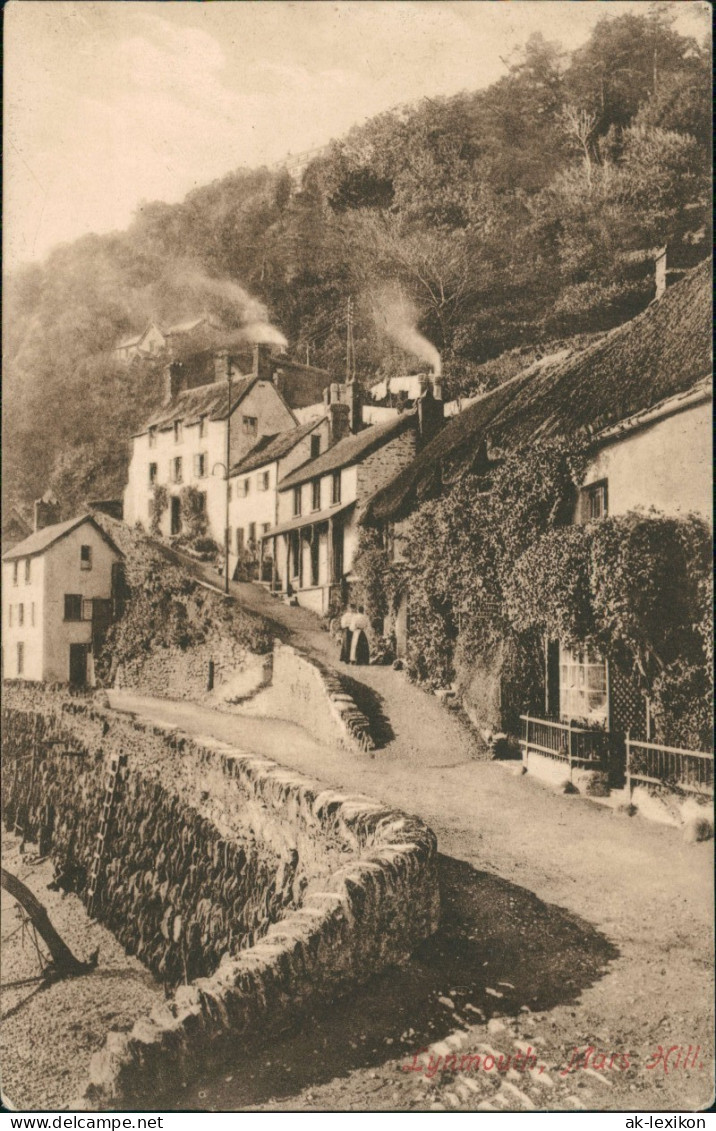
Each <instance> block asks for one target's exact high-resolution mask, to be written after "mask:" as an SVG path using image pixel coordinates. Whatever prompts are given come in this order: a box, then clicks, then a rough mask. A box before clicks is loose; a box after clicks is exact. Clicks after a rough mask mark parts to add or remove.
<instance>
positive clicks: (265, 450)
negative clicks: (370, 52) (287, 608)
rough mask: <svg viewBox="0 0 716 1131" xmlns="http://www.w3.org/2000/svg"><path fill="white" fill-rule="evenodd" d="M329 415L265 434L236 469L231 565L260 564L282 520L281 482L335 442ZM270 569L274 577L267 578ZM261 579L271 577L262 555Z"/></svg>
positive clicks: (231, 505)
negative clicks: (265, 545)
mask: <svg viewBox="0 0 716 1131" xmlns="http://www.w3.org/2000/svg"><path fill="white" fill-rule="evenodd" d="M331 439H332V437H331V425H330V419H329V417H327V416H322V417H320V418H319V419H316V420H309V421H308V422H307V423H305V424H299V425H298V427H296V428H291V429H290V430H289V431H287V432H279V433H278V435H276V436H264V437H262V439H261V440H259V442H258V443H257V444H256V445H255V447H253V448H252V449H251V451H250V452H249V453H248V455H246V456H244V458H243V459H242V460H239V462H238V463H237V464H235V465H234V466H233V467H232V469H231V483H230V485H229V491H230V502H229V567H230V569H231V571H232V573H233V571H234V570H235V568H236V565H237V564H238V562H239V561H243V562H246V563H251V565H252V566H253V565H257V566H258V559H259V556H260V551H261V548H262V546H263V543H262V541H261V539H262V538H263V536H264V534H266V533H267V532H268V531H269V529H270V528H271V527H273V526H275V525H276V523H277V522H278V483H279V480H280V479H282V478H284V476H286V475H288V474H289V473H290V472H291V471H293V470H294V469H295V468H296V467H299V466H300V465H301V464H304V463H306V462H307V461H308V460H309V459H315V458H316V456H318V455H320V454H321V452H324V451H325V450H326V449H327V448H328V447H329V445H330V443H331ZM267 569H269V573H268V577H266V576H264V575H265V572H266V570H267ZM258 574H259V579H260V580H270V576H271V574H270V562H269V561H268V558H263V557H262V562H261V565H260V566H259V567H258Z"/></svg>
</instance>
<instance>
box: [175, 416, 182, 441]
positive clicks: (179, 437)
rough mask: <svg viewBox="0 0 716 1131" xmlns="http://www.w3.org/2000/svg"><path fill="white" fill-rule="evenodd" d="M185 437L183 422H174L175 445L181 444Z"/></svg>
mask: <svg viewBox="0 0 716 1131" xmlns="http://www.w3.org/2000/svg"><path fill="white" fill-rule="evenodd" d="M183 435H184V429H183V428H182V422H181V420H175V421H174V443H175V444H181V442H182V438H183Z"/></svg>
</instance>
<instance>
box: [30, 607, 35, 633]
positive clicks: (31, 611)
mask: <svg viewBox="0 0 716 1131" xmlns="http://www.w3.org/2000/svg"><path fill="white" fill-rule="evenodd" d="M30 624H31V625H32V627H33V628H34V627H35V602H34V601H33V602H32V604H31V605H30Z"/></svg>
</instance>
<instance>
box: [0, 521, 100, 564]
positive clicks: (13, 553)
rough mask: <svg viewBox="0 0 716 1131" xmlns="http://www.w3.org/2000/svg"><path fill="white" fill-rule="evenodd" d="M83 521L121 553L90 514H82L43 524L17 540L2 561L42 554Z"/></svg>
mask: <svg viewBox="0 0 716 1131" xmlns="http://www.w3.org/2000/svg"><path fill="white" fill-rule="evenodd" d="M85 522H89V523H91V524H92V526H94V528H95V530H96V531H97V532H98V533H99V534H101V535H102V537H103V538H104V540H105V542H108V543H109V545H110V546H111V547H112V549H114V550H116V551H117V553H121V551H120V550H119V548H118V547H117V546H116V545H115V543H114V542H113V541H112V539H111V538H110V536H109V534H107V532H106V531H105V530H103V529H102V527H101V526H100V525H99V523H98V522H95V520H94V518H93V517H92V515H91V514H82V515H80V516H79V518H70V519H68V520H67V522H57V523H54V524H53V525H52V526H44V527H43V528H42V530H36V531H35V533H34V534H31V535H30V537H29V538H25V540H24V541H23V542H18V544H17V546H13V547H12V549H11V550H8V551H7V552H6V553H5V554H3V556H2V560H3V561H4V562H10V561H13V560H14V559H15V558H31V557H34V556H35V554H42V553H44V551H45V550H46V549H48V547H49V546H52V545H53V544H54V543H55V542H59V540H60V538H64V537H65V535H66V534H70V533H71V532H72V531H73V530H76V528H77V527H78V526H82V525H83V523H85Z"/></svg>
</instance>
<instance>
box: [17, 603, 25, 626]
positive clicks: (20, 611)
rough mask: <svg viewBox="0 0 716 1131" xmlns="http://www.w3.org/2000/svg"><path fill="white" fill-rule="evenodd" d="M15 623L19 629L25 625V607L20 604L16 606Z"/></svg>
mask: <svg viewBox="0 0 716 1131" xmlns="http://www.w3.org/2000/svg"><path fill="white" fill-rule="evenodd" d="M17 623H18V625H19V626H20V627H22V626H23V624H24V623H25V606H24V605H22V604H21V605H18V606H17Z"/></svg>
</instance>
